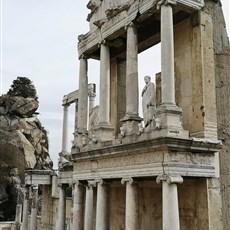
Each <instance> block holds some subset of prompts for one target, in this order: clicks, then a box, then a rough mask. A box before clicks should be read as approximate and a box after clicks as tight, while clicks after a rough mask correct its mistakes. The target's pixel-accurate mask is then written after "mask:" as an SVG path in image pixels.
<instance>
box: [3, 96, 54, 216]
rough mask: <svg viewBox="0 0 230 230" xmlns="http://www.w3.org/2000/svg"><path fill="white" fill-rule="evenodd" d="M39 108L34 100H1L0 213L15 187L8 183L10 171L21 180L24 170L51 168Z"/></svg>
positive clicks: (11, 98)
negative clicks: (15, 172) (38, 115)
mask: <svg viewBox="0 0 230 230" xmlns="http://www.w3.org/2000/svg"><path fill="white" fill-rule="evenodd" d="M38 105H39V103H38V101H37V100H36V99H33V98H23V97H12V96H8V95H4V96H1V97H0V209H1V210H2V208H1V206H2V205H3V206H4V205H5V203H7V202H8V201H9V198H10V194H11V192H10V191H11V190H12V189H13V187H15V185H14V183H12V180H11V179H12V176H11V171H12V169H14V168H17V169H18V175H19V178H20V180H21V181H23V180H24V170H25V169H28V168H29V169H51V168H52V161H51V160H50V157H49V153H48V137H47V133H46V130H45V129H44V128H43V127H42V125H41V122H40V121H39V119H38V118H37V113H36V110H37V109H38ZM10 199H11V198H10ZM11 200H12V199H11ZM1 217H2V219H4V218H5V219H6V217H5V215H4V213H0V219H1ZM9 218H10V217H9ZM9 218H7V219H9Z"/></svg>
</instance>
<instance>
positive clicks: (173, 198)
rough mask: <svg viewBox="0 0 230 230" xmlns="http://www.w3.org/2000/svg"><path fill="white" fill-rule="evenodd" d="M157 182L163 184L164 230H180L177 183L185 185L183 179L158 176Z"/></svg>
mask: <svg viewBox="0 0 230 230" xmlns="http://www.w3.org/2000/svg"><path fill="white" fill-rule="evenodd" d="M156 181H157V183H158V184H159V183H160V182H162V202H163V204H162V216H163V227H162V229H164V230H171V229H173V230H180V218H179V204H178V193H177V183H183V178H182V177H180V176H177V177H175V176H166V175H162V176H158V177H157V179H156Z"/></svg>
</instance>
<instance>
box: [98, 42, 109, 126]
mask: <svg viewBox="0 0 230 230" xmlns="http://www.w3.org/2000/svg"><path fill="white" fill-rule="evenodd" d="M99 100H100V102H99V105H100V109H99V124H102V125H109V124H110V49H109V45H108V44H106V42H105V40H103V41H102V42H101V43H100V99H99Z"/></svg>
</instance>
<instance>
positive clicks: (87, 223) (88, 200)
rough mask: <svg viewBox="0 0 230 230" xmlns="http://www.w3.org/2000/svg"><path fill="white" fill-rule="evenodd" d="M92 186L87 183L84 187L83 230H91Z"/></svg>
mask: <svg viewBox="0 0 230 230" xmlns="http://www.w3.org/2000/svg"><path fill="white" fill-rule="evenodd" d="M93 186H94V184H93V183H92V182H89V183H88V186H87V187H86V196H85V216H84V230H93Z"/></svg>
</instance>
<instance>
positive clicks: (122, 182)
mask: <svg viewBox="0 0 230 230" xmlns="http://www.w3.org/2000/svg"><path fill="white" fill-rule="evenodd" d="M125 183H128V184H130V185H133V184H135V183H136V181H135V180H133V178H132V177H123V178H122V179H121V184H125Z"/></svg>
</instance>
